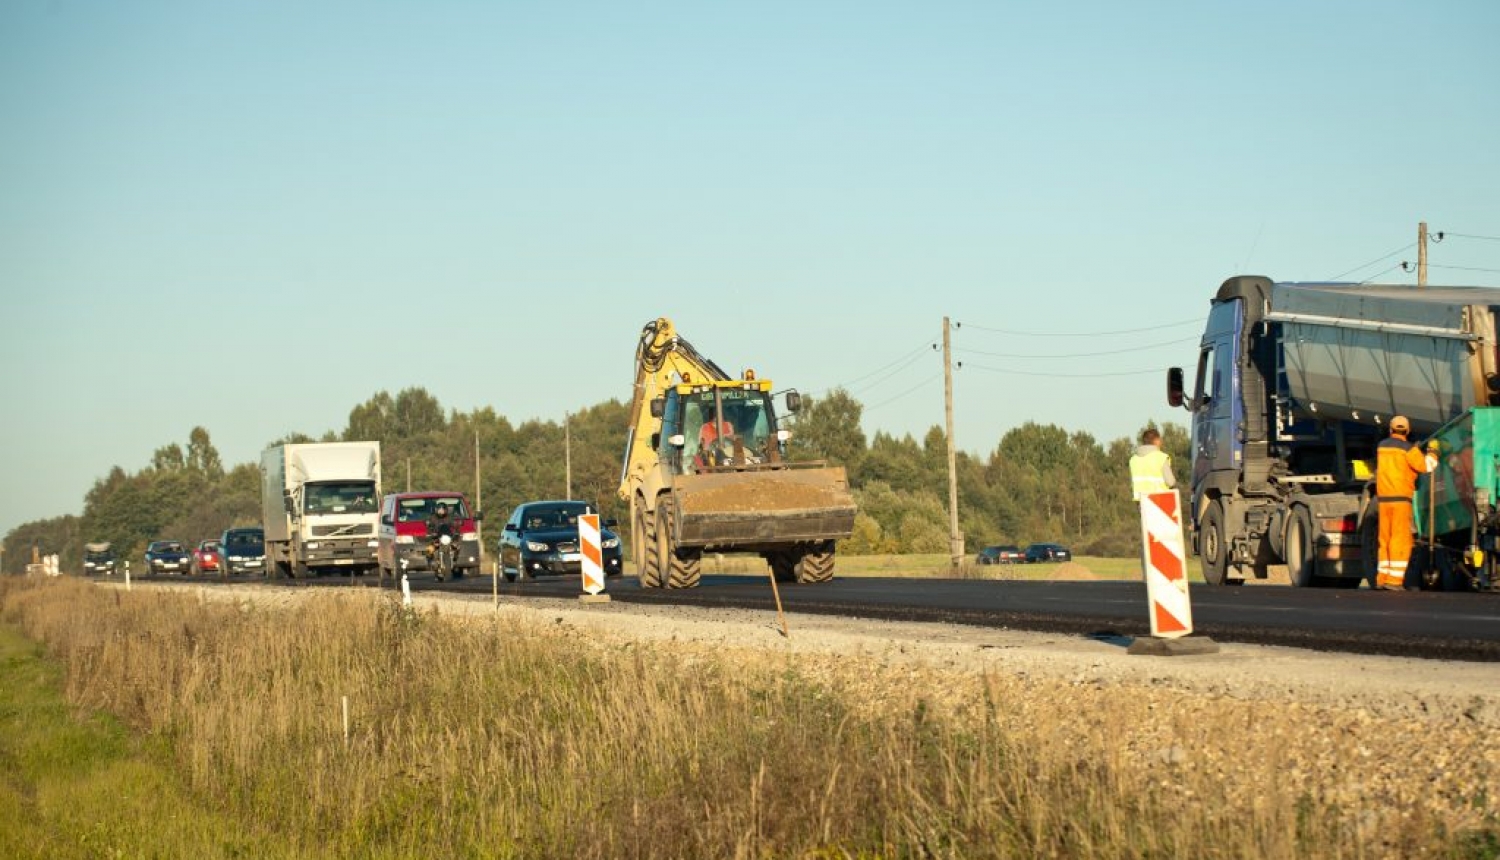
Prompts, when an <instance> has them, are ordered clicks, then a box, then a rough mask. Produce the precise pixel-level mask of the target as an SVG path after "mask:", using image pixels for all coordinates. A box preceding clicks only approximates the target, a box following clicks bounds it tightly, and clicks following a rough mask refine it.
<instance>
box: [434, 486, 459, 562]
mask: <svg viewBox="0 0 1500 860" xmlns="http://www.w3.org/2000/svg"><path fill="white" fill-rule="evenodd" d="M443 535H447V536H448V537H449V541H450V543H449V548H448V550H447V551H448V552H457V550H458V548H457V547H456V546H453V545H452V542H453V541H456V540H458V532H457V530H456V529H455V528H454V527H453V518H452V516H450V511H449V510H448V503H447V502H438V503H437V504H436V505H434V506H433V508H432V516H431V517H428V518H427V564H428V566H429V567H430V568H432V569H433V571H434V572H435V573H436V575H437V578H438V579H442V578H443V571H442V569H441V568H440V567H439V566H438V565H437V564H436V561H437V558H436V555H437V552H438V548H439V543H440V541H441V539H442V537H443ZM450 564H451V559H450Z"/></svg>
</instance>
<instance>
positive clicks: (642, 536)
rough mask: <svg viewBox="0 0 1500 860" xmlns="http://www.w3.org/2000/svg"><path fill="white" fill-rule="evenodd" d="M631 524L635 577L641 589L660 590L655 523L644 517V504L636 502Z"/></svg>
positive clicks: (659, 562) (659, 563)
mask: <svg viewBox="0 0 1500 860" xmlns="http://www.w3.org/2000/svg"><path fill="white" fill-rule="evenodd" d="M634 507H635V514H634V517H633V522H632V534H631V536H630V537H631V540H632V541H633V543H632V547H633V550H632V552H631V555H633V556H635V570H636V575H637V576H639V577H640V580H641V588H661V556H660V555H659V554H658V553H657V551H656V528H655V525H656V523H655V522H654V521H653V520H652V519H651V518H650V517H648V516H646V503H645V502H642V501H637V502H636V503H635V505H634Z"/></svg>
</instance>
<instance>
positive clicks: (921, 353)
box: [849, 348, 930, 394]
mask: <svg viewBox="0 0 1500 860" xmlns="http://www.w3.org/2000/svg"><path fill="white" fill-rule="evenodd" d="M929 352H930V350H929V349H927V348H923V349H921V350H918V351H917V352H915V353H910V354H908V355H907V357H906V359H905V360H904V361H902V362H901V364H900V366H898V367H896V368H895V369H894V370H891V371H890V372H889V373H886V374H885V375H884V376H882V377H880V378H879V379H876V380H874V381H873V382H870V383H869V384H867V385H861V386H859V387H858V388H855V389H853V390H850V392H849V393H850V394H854V393H856V392H859V391H869V390H870V389H872V388H876V387H879V386H881V385H884V384H885V383H887V382H890V381H891V380H892V379H894V378H895V377H896V375H897V374H899V373H900V372H901V371H903V370H905V369H907V368H908V367H911V366H912V365H913V364H916V363H917V362H918V361H919V360H921V359H922V358H924V357H926V355H927V354H928V353H929ZM886 366H887V367H889V366H890V365H886ZM868 375H869V374H866V376H868Z"/></svg>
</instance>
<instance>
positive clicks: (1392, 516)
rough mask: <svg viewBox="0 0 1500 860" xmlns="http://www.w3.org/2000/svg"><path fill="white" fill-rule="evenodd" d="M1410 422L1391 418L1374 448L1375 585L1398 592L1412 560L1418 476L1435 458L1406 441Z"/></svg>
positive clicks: (1396, 417) (1431, 466)
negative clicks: (1385, 433) (1377, 535)
mask: <svg viewBox="0 0 1500 860" xmlns="http://www.w3.org/2000/svg"><path fill="white" fill-rule="evenodd" d="M1410 432H1411V422H1410V421H1408V420H1407V418H1406V416H1405V415H1397V416H1395V417H1394V418H1392V419H1391V435H1390V437H1389V438H1387V439H1384V440H1382V441H1381V443H1380V445H1379V446H1377V447H1376V449H1375V457H1376V459H1375V501H1376V503H1377V504H1379V506H1380V560H1379V563H1378V564H1377V565H1376V568H1375V587H1376V588H1378V589H1380V590H1382V591H1400V590H1401V589H1402V588H1403V587H1404V586H1405V585H1406V564H1407V562H1408V561H1409V560H1410V559H1411V547H1412V532H1413V530H1414V528H1415V526H1416V521H1415V519H1414V518H1413V517H1412V509H1411V505H1412V496H1414V495H1415V494H1416V491H1417V476H1418V475H1421V474H1423V473H1426V472H1430V471H1432V469H1433V467H1434V466H1435V465H1437V458H1436V457H1435V456H1434V455H1432V454H1428V455H1426V456H1424V455H1423V454H1422V450H1421V449H1420V448H1418V447H1417V446H1416V445H1413V444H1412V443H1410V442H1408V441H1407V440H1406V436H1407V434H1408V433H1410Z"/></svg>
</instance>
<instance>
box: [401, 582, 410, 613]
mask: <svg viewBox="0 0 1500 860" xmlns="http://www.w3.org/2000/svg"><path fill="white" fill-rule="evenodd" d="M401 605H402V606H404V607H406V608H407V609H410V608H411V580H410V579H407V578H406V574H405V573H403V574H401Z"/></svg>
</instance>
